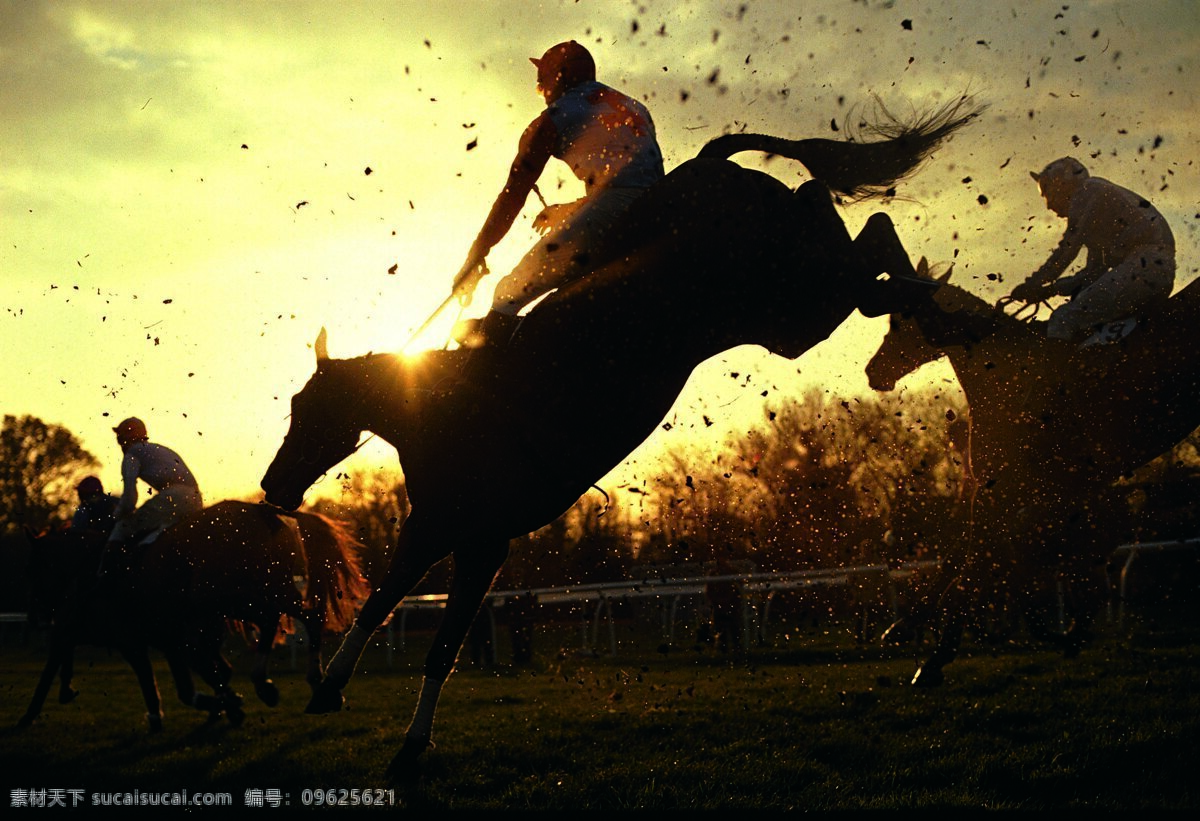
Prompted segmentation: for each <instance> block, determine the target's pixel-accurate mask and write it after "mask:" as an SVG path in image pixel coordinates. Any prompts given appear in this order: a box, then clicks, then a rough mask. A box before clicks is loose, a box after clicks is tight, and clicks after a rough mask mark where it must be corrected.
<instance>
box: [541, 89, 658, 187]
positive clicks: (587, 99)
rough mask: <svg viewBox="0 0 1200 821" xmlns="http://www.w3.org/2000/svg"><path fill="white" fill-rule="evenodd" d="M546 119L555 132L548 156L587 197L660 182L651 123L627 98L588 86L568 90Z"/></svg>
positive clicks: (641, 108)
mask: <svg viewBox="0 0 1200 821" xmlns="http://www.w3.org/2000/svg"><path fill="white" fill-rule="evenodd" d="M547 113H548V114H549V115H550V119H551V121H552V122H553V123H554V127H555V129H556V130H557V131H558V143H557V145H556V146H555V148H554V156H555V157H557V158H558V159H560V160H562V161H563V162H565V163H566V164H567V165H568V166H570V168H571V171H572V172H573V173H574V174H575V176H576V177H578V178H579V179H580V180H582V181H583V184H584V186H585V189H586V191H587V193H588V194H589V195H590V194H592V193H593V192H595V191H596V190H599V189H603V188H607V187H609V186H615V187H620V188H648V187H649V186H651V185H653V184H654V183H655V182H657V181H658V180H660V179H662V177H663V159H662V151H661V150H660V149H659V147H658V138H657V136H656V135H655V133H654V122H653V121H652V120H651V119H650V112H649V111H647V110H646V107H645V106H643V105H642V104H641V103H639V102H638V101H637V100H635V99H633V98H632V97H629V96H627V95H625V94H622V93H621V92H619V91H617V90H616V89H614V88H610V87H609V86H606V85H604V84H603V83H600V82H596V81H595V80H591V81H588V82H584V83H580V84H579V85H577V86H574V87H573V88H571V89H570V90H568V91H567V92H566V93H565V94H563V96H561V97H559V98H558V99H557V100H555V101H554V102H553V103H551V104H550V106H549V107H548V109H547Z"/></svg>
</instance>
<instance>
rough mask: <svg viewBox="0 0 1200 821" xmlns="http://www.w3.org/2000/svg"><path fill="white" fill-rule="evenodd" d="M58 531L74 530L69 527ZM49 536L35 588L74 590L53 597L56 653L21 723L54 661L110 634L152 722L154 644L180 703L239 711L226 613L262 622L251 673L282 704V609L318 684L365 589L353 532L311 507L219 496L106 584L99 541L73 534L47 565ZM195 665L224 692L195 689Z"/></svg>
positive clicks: (38, 552)
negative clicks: (300, 636)
mask: <svg viewBox="0 0 1200 821" xmlns="http://www.w3.org/2000/svg"><path fill="white" fill-rule="evenodd" d="M293 522H294V524H293ZM60 538H69V531H68V532H67V533H65V534H63V536H62V537H60ZM99 538H103V537H99ZM44 541H45V539H42V540H39V541H38V543H37V544H35V545H34V548H35V549H34V553H33V559H32V561H33V563H34V565H33V568H34V578H35V579H36V580H37V584H36V586H37V587H38V588H39V589H40V590H41V591H43V592H42V593H40V594H39V598H42V597H45V596H46V595H47V592H46V591H49V593H50V595H53V592H54V591H55V590H58V591H63V592H70V593H71V594H73V595H72V596H68V597H65V601H64V602H63V603H65V604H66V605H67V606H66V607H63V606H60V607H59V609H58V612H59V614H60V617H59V619H57V620H56V623H55V629H54V631H53V633H52V636H53V639H52V652H51V657H50V660H49V661H48V662H47V665H46V669H45V670H44V671H43V674H42V679H41V681H40V682H39V686H38V691H37V693H36V694H35V697H34V700H33V703H32V704H31V705H30V707H29V709H28V710H27V711H26V714H25V717H24V719H23V720H22V722H23V723H29V722H30V721H32V720H33V718H34V717H36V716H37V714H38V712H40V709H41V705H42V701H43V700H44V698H45V696H46V693H47V692H48V689H49V686H50V681H51V680H52V679H53V676H54V674H55V669H57V667H56V662H57V664H67V665H69V664H70V650H71V648H72V647H73V646H74V645H76V644H80V643H100V644H111V645H114V646H116V647H117V648H118V649H119V650H120V651H121V652H122V654H123V655H124V656H125V657H126V658H127V659H128V660H129V661H130V664H131V665H132V666H133V667H134V670H135V672H136V673H137V675H138V679H139V683H140V684H141V686H142V691H143V695H144V696H145V698H146V701H147V707H148V708H149V711H150V716H151V723H152V725H158V724H160V723H161V718H160V715H161V713H160V711H159V710H158V709H157V707H158V702H157V688H156V686H155V685H154V681H153V673H152V672H151V671H150V668H149V662H148V658H146V656H147V647H148V646H153V647H156V648H157V649H159V650H161V651H162V652H163V654H164V655H165V656H166V658H167V661H168V664H169V665H170V667H171V671H172V674H173V676H174V678H175V681H176V689H177V692H178V694H179V697H180V700H181V701H182V702H183V703H185V704H189V705H190V706H196V707H199V708H200V709H205V710H208V711H209V712H216V711H218V708H221V709H226V708H227V707H228V706H230V705H232V707H233V711H232V712H230V717H231V719H234V720H240V718H241V715H240V709H239V708H238V707H237V704H238V703H240V699H236V697H235V696H234V694H233V693H232V690H230V689H229V688H228V683H229V679H230V672H231V671H230V669H229V665H228V663H227V662H225V660H224V659H223V658H221V655H220V645H221V642H222V639H223V638H224V636H225V626H226V624H227V623H230V622H232V623H235V624H236V625H238V626H239V627H243V628H245V627H253V628H254V629H255V630H256V632H257V638H256V640H255V641H254V656H255V661H254V665H253V670H252V671H251V681H252V682H253V684H254V688H255V692H256V693H257V694H258V696H259V698H260V699H261V700H262V701H263V703H265V704H267V705H269V706H275V705H276V704H278V702H279V692H278V690H277V689H276V687H275V685H274V684H273V683H272V682H271V680H270V678H269V677H268V675H267V670H268V660H269V657H270V652H271V648H272V646H273V645H274V643H275V640H276V638H277V636H278V635H279V630H280V629H281V627H282V626H283V625H282V624H281V619H283V617H284V616H287V617H289V618H290V619H292V620H293V621H298V622H300V623H302V624H303V625H304V628H305V632H306V634H307V639H308V670H307V679H308V681H309V683H310V684H311V685H312V686H313V687H314V688H315V687H316V686H317V684H319V682H320V681H321V677H322V674H323V670H322V658H321V642H322V637H323V633H324V631H325V630H327V629H328V630H332V631H335V632H340V631H342V630H344V629H345V628H346V627H347V626H348V625H349V622H350V619H351V618H352V616H353V613H354V608H355V607H356V605H357V604H358V603H359V602H361V600H362V599H363V598H365V596H366V593H367V587H366V584H365V581H364V580H363V579H362V578H361V576H360V574H359V571H358V558H357V554H356V553H355V551H354V545H355V541H354V539H353V538H352V537H351V536H350V535H349V534H348V533H347V532H346V531H345V530H344V529H342V528H341V527H340V526H339V525H337V524H336V523H335V522H333V521H332V520H330V519H328V518H326V517H324V516H321V515H318V514H315V513H293V514H284V515H281V514H280V513H279V512H278V511H277V510H274V509H272V508H268V507H266V506H264V505H257V504H249V503H245V502H236V501H225V502H218V503H217V504H215V505H212V506H210V507H207V508H205V509H204V510H202V511H200V512H199V513H197V514H195V515H194V516H191V517H188V518H187V519H185V520H183V521H182V522H180V523H179V524H177V525H175V526H174V527H172V528H170V529H168V530H166V531H164V532H163V533H162V534H161V535H160V536H159V537H158V538H157V539H156V540H155V541H154V542H152V543H151V544H149V545H146V546H145V547H143V548H141V549H139V550H137V551H136V552H137V555H136V558H135V561H134V566H133V567H132V568H131V569H129V570H128V572H127V574H120V578H119V580H118V582H117V583H115V584H114V585H106V586H105V587H103V588H100V589H99V590H97V588H96V585H95V583H94V575H95V568H96V560H97V558H98V543H96V542H95V541H93V543H91V544H89V545H87V546H86V547H85V548H83V549H82V550H79V549H78V548H72V547H71V546H69V545H68V546H67V547H66V551H67V554H66V555H64V556H63V559H62V564H66V565H69V566H70V568H71V569H70V570H69V572H68V568H67V567H64V566H62V564H60V565H59V566H58V567H54V566H51V564H50V562H51V561H53V556H54V555H55V551H54V550H52V549H51V548H50V547H49V546H47V545H44V544H43V542H44ZM76 541H78V539H76ZM71 553H74V554H75V555H74V556H73V557H72V556H71V555H70V554H71ZM72 558H73V559H74V563H73V565H72V564H71V562H72ZM301 586H302V587H303V591H302V590H301ZM79 594H82V595H79ZM189 667H190V668H191V669H194V670H195V671H196V672H197V673H198V674H199V675H200V676H201V677H202V678H203V679H204V680H205V681H206V682H207V683H209V685H210V686H212V687H213V688H214V689H215V690H216V691H217V695H218V698H220V699H224V700H225V702H224V703H222V704H214V703H213V702H212V701H211V700H210V698H211V697H208V698H206V697H203V696H199V695H197V694H196V693H195V690H194V687H192V685H191V677H190V674H189V673H188V669H189ZM68 669H69V668H68Z"/></svg>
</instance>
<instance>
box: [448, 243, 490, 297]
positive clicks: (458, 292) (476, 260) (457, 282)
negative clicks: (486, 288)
mask: <svg viewBox="0 0 1200 821" xmlns="http://www.w3.org/2000/svg"><path fill="white" fill-rule="evenodd" d="M487 273H488V268H487V263H486V262H484V260H483V257H482V256H478V255H476V254H474V253H472V254H471V255H470V256H468V257H467V261H466V262H464V263H463V267H462V268H460V269H459V271H458V274H456V275H455V277H454V286H453V290H454V295H455V296H456V297H458V301H459V302H460V303H462V305H463V306H467V305H470V304H471V297H472V296H474V295H475V289H476V288H477V287H479V280H481V279H483V278H484V277H485V276H487Z"/></svg>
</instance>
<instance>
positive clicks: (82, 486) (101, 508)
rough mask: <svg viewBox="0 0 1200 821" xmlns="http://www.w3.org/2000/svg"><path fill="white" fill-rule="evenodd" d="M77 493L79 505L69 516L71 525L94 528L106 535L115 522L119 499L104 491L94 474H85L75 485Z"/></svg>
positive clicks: (85, 528) (80, 527) (87, 528)
mask: <svg viewBox="0 0 1200 821" xmlns="http://www.w3.org/2000/svg"><path fill="white" fill-rule="evenodd" d="M75 492H76V493H78V494H79V507H77V508H75V514H74V515H73V516H72V517H71V527H73V528H79V529H80V530H95V531H98V532H100V533H103V534H104V535H105V536H107V535H108V534H109V533H111V532H112V529H113V527H114V526H115V525H116V523H117V505H118V504H120V501H121V500H120V499H118V498H117V497H116V496H113V495H112V494H111V493H105V492H104V485H103V484H102V483H101V481H100V479H99V478H98V477H96V476H87V477H85V478H84V479H83V481H81V482H80V483H79V484H78V485H76V486H75Z"/></svg>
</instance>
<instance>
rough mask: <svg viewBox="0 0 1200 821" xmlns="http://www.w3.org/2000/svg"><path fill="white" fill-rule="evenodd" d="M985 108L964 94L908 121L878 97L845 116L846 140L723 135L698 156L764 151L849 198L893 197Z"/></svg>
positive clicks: (720, 157)
mask: <svg viewBox="0 0 1200 821" xmlns="http://www.w3.org/2000/svg"><path fill="white" fill-rule="evenodd" d="M986 109H987V106H986V105H984V104H981V103H977V102H976V101H975V99H974V97H972V96H971V95H963V96H961V97H959V98H958V99H957V100H953V101H951V102H949V103H946V104H945V105H942V106H941V107H939V108H935V109H931V110H926V111H923V112H922V111H918V112H915V113H914V114H913V116H912V117H911V118H909V119H908V120H907V121H906V120H902V119H901V118H899V117H897V116H895V115H894V114H892V112H891V111H889V110H888V109H887V108H886V107H885V106H884V105H883V103H882V101H880V100H879V98H878V97H876V98H875V110H874V112H873V113H872V114H871V115H870V116H866V115H864V116H862V117H858V118H856V119H852V118H855V112H851V113H850V114H849V115H847V117H846V124H845V131H846V133H847V135H848V136H847V138H846V139H845V140H829V139H822V138H819V137H814V138H809V139H803V140H789V139H784V138H782V137H771V136H768V135H764V134H725V135H722V136H720V137H716V138H714V139H712V140H710V141H709V142H708V143H707V144H706V145H705V146H704V147H703V148H701V149H700V153H699V154H697V157H714V158H719V159H727V158H729V157H731V156H733V155H734V154H737V153H739V152H742V151H764V152H767V153H770V154H777V155H779V156H782V157H787V158H788V159H792V160H796V161H797V162H799V163H801V164H802V165H803V166H804V167H805V168H807V169H808V170H809V172H810V173H811V174H812V175H813V177H814V178H815V179H817V180H819V181H821V182H822V183H824V184H825V185H826V186H827V187H828V188H830V189H831V190H833V191H835V192H837V193H838V194H841V195H844V196H845V197H846V198H848V199H849V200H851V201H856V200H864V199H870V198H873V197H884V196H895V193H896V192H895V190H894V189H895V186H896V185H897V184H898V183H900V182H901V181H903V180H905V179H907V178H908V177H909V176H911V175H912V174H913V173H914V172H915V171H916V170H917V168H918V167H920V165H921V164H922V163H923V162H924V161H925V160H926V159H927V158H928V157H929V155H930V154H932V153H933V151H934V149H936V148H937V147H938V146H939V145H940V144H941V143H943V142H945V141H946V140H948V139H949V138H950V137H951V136H953V135H954V133H955V132H956V131H958V130H959V129H960V128H962V127H963V126H965V125H967V124H968V123H970V122H971V121H972V120H974V119H975V118H976V117H978V116H980V115H981V114H982V113H983V112H984V111H985V110H986ZM863 137H866V139H863Z"/></svg>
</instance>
